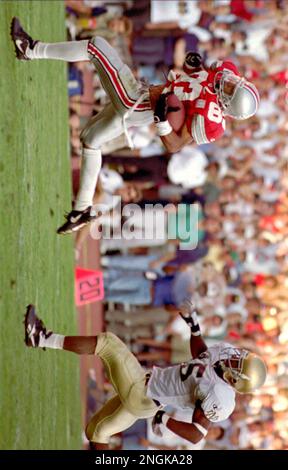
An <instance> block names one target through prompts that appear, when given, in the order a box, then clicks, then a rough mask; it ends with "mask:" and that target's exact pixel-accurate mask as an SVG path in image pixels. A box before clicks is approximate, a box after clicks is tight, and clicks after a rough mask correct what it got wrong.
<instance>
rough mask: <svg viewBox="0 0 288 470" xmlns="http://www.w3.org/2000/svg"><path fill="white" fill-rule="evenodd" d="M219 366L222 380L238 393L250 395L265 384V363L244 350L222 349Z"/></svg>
mask: <svg viewBox="0 0 288 470" xmlns="http://www.w3.org/2000/svg"><path fill="white" fill-rule="evenodd" d="M220 364H221V367H222V370H223V378H224V380H225V381H226V382H228V383H229V384H230V385H231V386H232V387H233V388H234V389H235V390H236V391H237V392H239V393H251V392H253V391H254V390H256V389H257V388H260V387H262V385H263V384H264V382H265V379H266V375H267V369H266V365H265V362H264V361H263V360H262V359H261V358H260V357H259V356H257V355H256V354H253V353H251V352H250V351H246V349H236V348H226V349H224V350H223V351H221V358H220Z"/></svg>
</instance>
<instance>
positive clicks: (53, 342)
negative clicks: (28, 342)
mask: <svg viewBox="0 0 288 470" xmlns="http://www.w3.org/2000/svg"><path fill="white" fill-rule="evenodd" d="M64 339H65V336H63V335H57V334H55V333H52V335H50V336H49V337H48V338H45V335H44V334H43V333H42V334H41V333H40V339H39V348H50V349H63V344H64Z"/></svg>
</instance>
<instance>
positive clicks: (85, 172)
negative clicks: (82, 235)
mask: <svg viewBox="0 0 288 470" xmlns="http://www.w3.org/2000/svg"><path fill="white" fill-rule="evenodd" d="M101 165H102V156H101V150H99V149H87V148H83V152H82V166H81V179H80V189H79V191H78V194H77V197H76V201H75V205H74V210H76V211H83V210H84V209H86V208H87V207H89V206H92V205H93V196H94V193H95V188H96V184H97V180H98V176H99V172H100V170H101Z"/></svg>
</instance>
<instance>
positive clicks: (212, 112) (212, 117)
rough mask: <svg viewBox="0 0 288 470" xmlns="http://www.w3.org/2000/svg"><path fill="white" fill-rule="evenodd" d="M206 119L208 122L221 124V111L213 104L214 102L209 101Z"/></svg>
mask: <svg viewBox="0 0 288 470" xmlns="http://www.w3.org/2000/svg"><path fill="white" fill-rule="evenodd" d="M207 117H208V119H209V121H212V122H217V124H220V122H222V119H223V115H222V111H221V109H220V108H219V106H218V104H217V103H214V101H211V103H210V104H209V108H208V113H207Z"/></svg>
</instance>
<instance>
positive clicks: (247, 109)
mask: <svg viewBox="0 0 288 470" xmlns="http://www.w3.org/2000/svg"><path fill="white" fill-rule="evenodd" d="M214 86H215V90H216V94H217V97H218V101H219V104H220V106H221V108H222V110H223V114H224V115H225V116H230V117H232V118H234V119H240V120H242V119H248V118H250V117H251V116H253V115H254V114H255V113H256V111H257V109H258V106H259V101H260V97H259V93H258V91H257V89H256V87H255V86H254V85H253V84H252V83H250V82H248V81H247V80H245V78H241V77H238V76H237V75H234V73H232V72H229V71H226V70H224V71H223V72H218V73H216V75H215V80H214Z"/></svg>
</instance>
